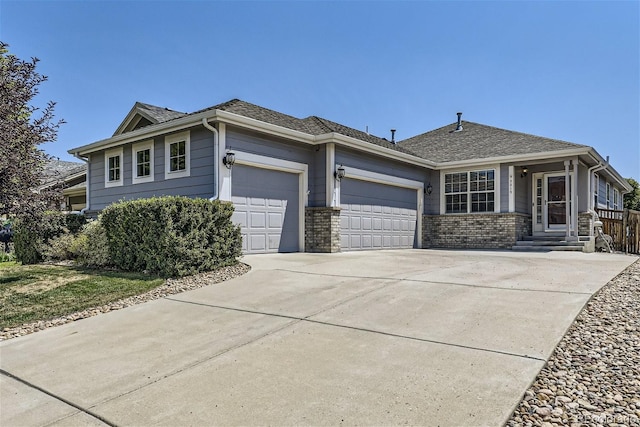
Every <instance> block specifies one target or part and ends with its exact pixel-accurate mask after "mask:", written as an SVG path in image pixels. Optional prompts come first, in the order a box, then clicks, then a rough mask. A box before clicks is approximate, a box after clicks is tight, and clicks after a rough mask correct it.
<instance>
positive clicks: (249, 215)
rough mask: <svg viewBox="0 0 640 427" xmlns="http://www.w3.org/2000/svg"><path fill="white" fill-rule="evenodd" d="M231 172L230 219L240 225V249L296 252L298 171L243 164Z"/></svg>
mask: <svg viewBox="0 0 640 427" xmlns="http://www.w3.org/2000/svg"><path fill="white" fill-rule="evenodd" d="M231 173H232V177H231V186H232V187H231V200H232V202H233V204H234V206H235V212H234V214H233V217H232V220H233V222H234V223H236V224H240V229H241V233H242V252H243V253H247V254H252V253H268V252H297V251H298V250H299V240H298V236H299V223H300V220H299V211H300V207H299V206H300V205H299V197H300V196H299V179H298V174H294V173H288V172H280V171H274V170H269V169H262V168H256V167H251V166H243V165H235V166H234V167H233V169H232V172H231Z"/></svg>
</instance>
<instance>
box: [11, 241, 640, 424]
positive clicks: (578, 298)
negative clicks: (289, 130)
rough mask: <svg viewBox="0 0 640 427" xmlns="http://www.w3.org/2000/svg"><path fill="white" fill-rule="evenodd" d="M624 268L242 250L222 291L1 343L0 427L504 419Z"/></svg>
mask: <svg viewBox="0 0 640 427" xmlns="http://www.w3.org/2000/svg"><path fill="white" fill-rule="evenodd" d="M635 260H636V257H631V256H624V255H611V254H583V253H561V252H555V253H512V252H506V251H505V252H498V251H435V250H402V251H376V252H352V253H342V254H288V255H284V254H279V255H254V256H250V257H245V259H244V261H245V262H247V263H249V264H251V266H252V267H253V269H252V271H251V272H250V273H248V274H247V275H245V276H242V277H239V278H236V279H234V280H231V281H228V282H225V283H221V284H217V285H212V286H208V287H205V288H201V289H198V290H195V291H191V292H187V293H183V294H178V295H174V296H172V297H168V298H164V299H160V300H156V301H152V302H149V303H145V304H141V305H138V306H135V307H130V308H127V309H123V310H119V311H116V312H111V313H109V314H104V315H100V316H96V317H92V318H89V319H85V320H81V321H78V322H75V323H71V324H67V325H64V326H61V327H58V328H53V329H48V330H45V331H42V332H39V333H37V334H33V335H29V336H25V337H21V338H17V339H13V340H9V341H5V342H2V343H0V368H1V369H2V371H1V373H0V382H1V384H0V388H1V395H0V425H3V426H10V425H64V426H69V425H104V424H111V425H184V426H186V425H267V424H269V425H294V424H295V425H337V424H345V425H355V424H358V425H374V424H375V425H397V424H409V425H492V426H497V425H501V424H502V423H504V421H505V420H506V419H507V417H508V416H509V415H510V413H511V411H512V409H513V407H514V406H515V405H516V404H517V403H518V402H519V401H520V398H521V396H522V394H523V393H524V391H525V389H526V388H527V387H528V385H529V384H530V382H531V381H532V380H533V379H534V378H535V376H536V374H537V373H538V371H539V370H540V368H542V366H543V365H544V363H545V360H546V359H547V358H548V357H549V356H550V355H551V353H552V352H553V349H554V347H555V346H556V344H557V343H558V341H559V340H560V339H561V338H562V336H563V334H564V332H565V331H566V329H567V328H568V327H569V326H570V324H571V323H572V322H573V319H574V318H575V316H576V315H577V314H578V313H579V311H580V310H581V309H582V307H583V306H584V304H585V303H586V302H587V301H588V299H589V298H590V297H591V295H592V294H593V293H594V292H595V291H597V290H598V289H599V288H600V287H602V286H603V285H604V284H606V283H607V282H608V281H609V280H610V279H611V278H613V277H614V276H616V275H617V274H618V273H619V272H620V271H622V270H623V269H624V268H625V267H627V266H628V265H629V264H631V263H632V262H633V261H635Z"/></svg>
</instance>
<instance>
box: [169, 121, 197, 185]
mask: <svg viewBox="0 0 640 427" xmlns="http://www.w3.org/2000/svg"><path fill="white" fill-rule="evenodd" d="M189 145H190V137H189V132H182V133H179V134H174V135H169V136H167V137H166V138H165V144H164V149H165V156H164V157H165V170H164V177H165V179H170V178H181V177H185V176H189V174H190V170H189V169H190V157H191V156H190V147H189Z"/></svg>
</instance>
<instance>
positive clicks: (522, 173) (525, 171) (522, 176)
mask: <svg viewBox="0 0 640 427" xmlns="http://www.w3.org/2000/svg"><path fill="white" fill-rule="evenodd" d="M528 173H529V169H528V168H527V167H526V166H523V167H522V171H521V172H520V178H524V177H525V176H527V174H528Z"/></svg>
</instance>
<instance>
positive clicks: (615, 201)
mask: <svg viewBox="0 0 640 427" xmlns="http://www.w3.org/2000/svg"><path fill="white" fill-rule="evenodd" d="M613 209H614V210H616V211H618V210H621V209H620V191H618V189H617V188H615V187H614V188H613Z"/></svg>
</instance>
